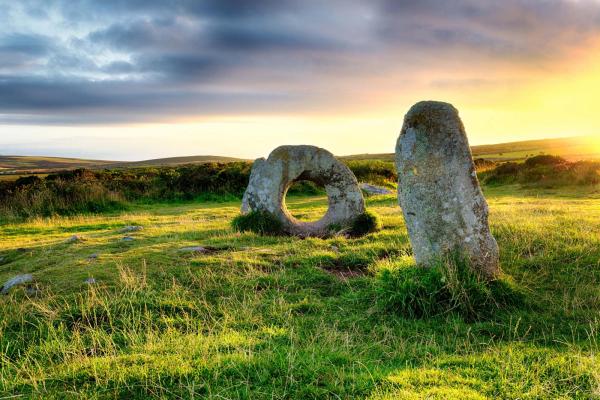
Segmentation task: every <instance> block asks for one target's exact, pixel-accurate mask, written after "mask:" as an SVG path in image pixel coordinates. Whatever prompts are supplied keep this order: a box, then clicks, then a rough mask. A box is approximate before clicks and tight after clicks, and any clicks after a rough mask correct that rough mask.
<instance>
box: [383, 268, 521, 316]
mask: <svg viewBox="0 0 600 400" xmlns="http://www.w3.org/2000/svg"><path fill="white" fill-rule="evenodd" d="M376 291H377V305H378V308H379V309H381V310H382V311H385V312H391V313H397V314H399V315H401V316H403V317H406V318H429V317H434V316H437V315H442V314H447V313H456V314H458V315H460V316H461V317H463V318H464V319H466V320H479V319H484V318H489V317H491V316H493V314H494V312H495V311H499V310H501V309H508V308H513V307H517V306H519V305H522V304H523V303H524V296H523V294H522V293H521V292H520V291H519V290H518V289H516V288H515V287H514V286H513V285H512V284H511V283H510V282H509V281H508V280H507V279H505V278H504V279H499V280H496V281H492V282H487V281H485V280H483V279H481V278H480V277H479V276H478V275H477V274H476V273H474V272H473V271H472V270H471V268H470V267H469V266H468V263H467V262H465V261H462V260H461V259H460V258H457V257H451V258H448V259H447V260H445V261H444V262H440V263H438V264H436V265H433V266H431V267H428V268H423V267H418V266H415V265H403V266H401V267H400V268H398V269H395V270H385V271H383V272H382V273H381V274H380V275H379V276H378V286H377V289H376Z"/></svg>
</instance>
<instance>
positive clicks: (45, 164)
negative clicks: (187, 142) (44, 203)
mask: <svg viewBox="0 0 600 400" xmlns="http://www.w3.org/2000/svg"><path fill="white" fill-rule="evenodd" d="M233 161H244V160H242V159H240V158H234V157H221V156H190V157H170V158H158V159H154V160H144V161H107V160H85V159H80V158H61V157H38V156H0V174H3V173H4V174H7V173H10V174H23V173H46V172H52V171H57V170H63V169H74V168H109V169H110V168H138V167H153V166H165V165H181V164H201V163H207V162H233Z"/></svg>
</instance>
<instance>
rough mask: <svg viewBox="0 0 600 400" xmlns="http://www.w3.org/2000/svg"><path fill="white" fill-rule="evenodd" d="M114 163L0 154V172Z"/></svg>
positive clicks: (97, 165) (96, 165)
mask: <svg viewBox="0 0 600 400" xmlns="http://www.w3.org/2000/svg"><path fill="white" fill-rule="evenodd" d="M110 163H114V161H104V160H84V159H81V158H63V157H45V156H0V172H2V171H7V170H11V171H29V170H55V169H71V168H81V167H88V168H89V167H99V166H102V165H107V164H110Z"/></svg>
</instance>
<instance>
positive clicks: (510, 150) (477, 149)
mask: <svg viewBox="0 0 600 400" xmlns="http://www.w3.org/2000/svg"><path fill="white" fill-rule="evenodd" d="M471 149H472V152H473V156H474V157H475V158H485V159H487V160H491V161H519V160H524V159H525V158H527V157H532V156H535V155H539V154H552V155H559V156H561V157H564V158H566V159H568V160H571V161H576V160H586V159H590V160H591V159H600V140H596V141H594V140H592V139H590V138H581V137H579V138H565V139H544V140H527V141H521V142H510V143H499V144H486V145H482V146H473V147H472V148H471ZM340 158H341V159H342V160H386V161H391V160H393V159H394V154H393V153H383V154H355V155H350V156H342V157H340ZM234 161H248V160H243V159H240V158H234V157H223V156H210V155H208V156H190V157H170V158H157V159H153V160H144V161H128V162H124V161H107V160H85V159H80V158H60V157H39V156H0V175H1V174H17V175H19V174H29V173H37V174H43V173H48V172H52V171H57V170H62V169H73V168H138V167H155V166H167V165H182V164H200V163H207V162H234Z"/></svg>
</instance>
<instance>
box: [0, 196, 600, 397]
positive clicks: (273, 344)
mask: <svg viewBox="0 0 600 400" xmlns="http://www.w3.org/2000/svg"><path fill="white" fill-rule="evenodd" d="M486 196H487V198H488V200H489V203H490V212H491V216H490V220H491V226H492V230H493V233H494V235H495V236H496V238H497V240H498V243H499V245H500V249H501V262H502V266H503V269H504V271H505V274H506V276H505V277H504V279H505V281H506V282H510V283H511V284H512V285H514V287H516V288H518V290H519V292H520V293H523V294H522V296H523V301H522V304H520V305H518V306H516V307H506V308H499V309H498V310H497V311H495V312H493V313H492V314H491V315H488V316H485V317H483V318H475V319H468V318H464V317H463V316H461V313H458V312H453V311H452V310H449V311H447V312H441V313H434V315H427V316H425V317H423V316H422V317H415V316H410V315H407V314H406V313H403V311H405V310H404V309H402V308H400V309H398V308H397V307H396V309H394V308H389V307H385V305H386V304H387V305H389V304H390V303H389V302H386V299H387V297H386V296H387V295H389V293H387V292H386V291H385V290H382V288H383V289H386V288H389V287H390V286H389V285H387V286H386V284H387V283H389V282H388V281H386V278H385V276H386V274H390V273H392V272H394V271H398V270H401V269H408V270H410V269H411V268H414V266H413V264H412V259H411V257H410V253H411V251H410V246H409V243H408V238H407V234H406V229H405V226H404V223H403V219H402V216H401V212H400V209H399V208H398V206H397V203H396V199H395V196H383V197H371V198H369V199H367V207H368V209H369V210H372V211H374V212H375V213H377V214H378V215H379V216H380V218H381V221H382V223H383V229H382V230H381V231H379V232H377V233H374V234H370V235H367V236H364V237H361V238H357V239H344V238H341V237H335V238H331V239H326V240H323V239H304V240H301V239H297V238H292V237H270V236H259V235H255V234H252V233H238V232H235V231H234V230H233V229H231V227H230V222H231V220H232V219H233V217H234V216H236V215H237V214H238V212H239V211H238V210H239V203H238V202H225V203H223V202H221V203H206V202H205V203H199V202H189V203H168V204H166V203H165V204H149V205H137V206H134V207H133V208H132V209H130V210H128V211H126V212H113V213H107V214H102V215H97V216H93V215H90V216H73V217H56V218H50V219H34V220H30V221H28V222H22V223H11V224H3V225H0V238H1V240H0V256H1V257H4V261H2V262H0V282H4V281H5V280H6V279H8V278H10V277H12V276H14V275H15V274H17V273H32V274H33V275H34V277H35V279H36V281H37V285H38V288H39V291H40V293H39V295H37V296H34V297H32V298H27V296H26V294H25V291H24V290H20V289H18V290H15V291H13V292H11V293H10V294H9V295H8V296H2V297H0V398H13V397H12V396H15V397H14V398H56V399H63V398H96V399H99V398H127V399H138V398H139V399H145V398H150V397H159V398H161V397H162V398H185V399H192V398H196V399H199V398H213V399H228V398H233V399H305V398H306V399H310V398H315V399H316V398H319V399H320V398H332V399H338V398H367V399H425V398H426V399H447V398H456V399H483V398H489V399H495V398H508V399H538V398H544V399H557V398H563V399H568V398H579V399H593V398H599V397H600V361H599V359H598V357H599V355H598V352H599V350H600V206H599V204H600V188H599V187H587V188H584V187H582V188H578V189H568V190H566V189H562V190H559V189H552V190H550V189H548V190H539V189H538V190H532V189H519V188H517V187H516V186H502V187H498V188H492V189H487V190H486ZM288 202H289V203H290V204H291V206H290V208H293V209H294V213H295V214H296V215H298V214H302V215H304V216H306V217H307V218H312V217H318V215H322V213H323V212H324V210H325V199H324V198H323V197H322V196H321V197H305V196H304V197H291V196H290V197H288ZM125 225H142V226H143V227H144V229H143V230H142V231H139V232H134V233H131V234H130V235H131V236H133V237H135V240H134V241H133V242H123V241H121V240H120V239H121V238H122V237H123V236H124V234H122V233H118V229H119V228H121V227H123V226H125ZM74 234H78V235H81V236H83V238H84V239H85V240H83V241H81V242H77V243H71V244H68V243H65V240H66V239H67V238H69V237H70V236H72V235H74ZM197 245H203V246H211V247H210V248H211V251H210V252H208V253H205V254H194V253H189V252H181V251H179V250H180V249H181V248H183V247H187V246H197ZM94 253H96V254H97V255H98V257H97V258H96V259H88V257H89V256H90V255H91V254H94ZM386 271H387V272H386ZM89 277H94V278H95V279H96V280H97V284H96V285H92V286H90V285H87V284H85V283H84V280H85V279H87V278H89ZM392 288H394V286H392ZM386 293H387V294H386ZM382 304H383V306H382ZM394 304H402V302H400V303H394Z"/></svg>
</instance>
